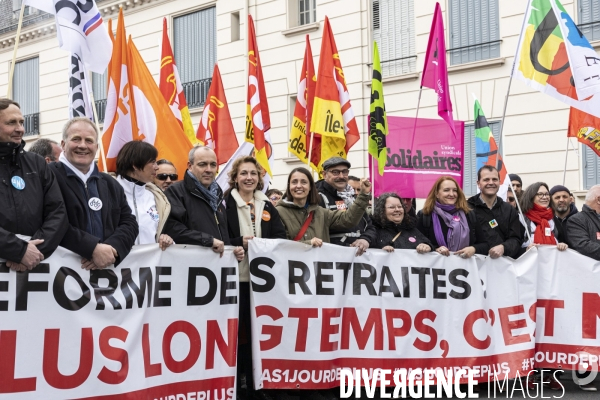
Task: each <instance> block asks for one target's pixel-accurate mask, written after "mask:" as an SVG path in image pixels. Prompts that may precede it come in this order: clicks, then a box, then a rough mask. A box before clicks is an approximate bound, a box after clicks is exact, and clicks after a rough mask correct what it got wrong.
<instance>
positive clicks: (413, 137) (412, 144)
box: [410, 85, 423, 152]
mask: <svg viewBox="0 0 600 400" xmlns="http://www.w3.org/2000/svg"><path fill="white" fill-rule="evenodd" d="M421 93H423V85H421V87H420V88H419V99H418V100H417V112H416V114H415V123H414V124H413V131H412V141H411V142H410V151H411V152H412V150H413V146H414V144H415V132H416V130H417V120H418V119H419V107H420V106H421Z"/></svg>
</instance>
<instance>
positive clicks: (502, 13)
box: [0, 0, 600, 197]
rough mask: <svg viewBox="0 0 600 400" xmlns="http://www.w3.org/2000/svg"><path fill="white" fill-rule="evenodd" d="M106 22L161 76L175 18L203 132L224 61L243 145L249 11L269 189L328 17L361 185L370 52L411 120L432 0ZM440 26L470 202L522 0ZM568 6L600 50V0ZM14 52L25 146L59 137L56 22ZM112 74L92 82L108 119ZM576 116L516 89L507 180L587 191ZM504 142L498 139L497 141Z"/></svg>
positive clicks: (592, 169) (177, 48)
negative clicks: (262, 97) (267, 115)
mask: <svg viewBox="0 0 600 400" xmlns="http://www.w3.org/2000/svg"><path fill="white" fill-rule="evenodd" d="M97 3H98V7H99V8H100V10H101V13H102V16H103V19H104V21H105V23H106V21H107V20H109V19H112V20H113V29H116V19H117V16H118V10H119V7H122V8H123V9H124V14H125V24H126V28H127V34H128V35H131V36H132V37H133V40H134V41H135V43H136V46H137V47H138V49H139V50H140V52H141V54H142V56H143V58H144V60H145V61H146V63H147V65H148V68H149V69H150V71H151V72H152V74H154V76H155V77H156V79H157V80H158V75H159V68H160V47H159V43H160V39H161V33H162V19H163V17H166V18H167V24H168V27H169V35H170V38H171V43H172V46H173V49H174V53H175V60H176V63H177V66H178V69H179V73H180V76H181V78H182V81H183V85H184V90H185V92H186V95H187V101H188V103H189V108H190V113H191V115H192V119H193V122H194V125H195V127H197V125H198V122H199V119H200V116H201V113H202V107H203V103H204V99H205V97H206V93H207V91H208V87H209V86H210V80H211V77H212V69H213V65H214V63H215V62H217V63H218V64H219V68H220V70H221V74H222V77H223V84H224V86H225V91H226V95H227V100H228V103H229V107H230V111H231V115H232V119H233V125H234V127H235V129H236V132H237V133H238V140H239V142H240V143H241V142H242V140H243V133H244V128H245V102H246V86H245V84H246V74H247V57H246V49H247V42H246V39H247V38H246V36H247V35H246V33H247V25H246V21H247V18H246V16H247V15H248V14H250V15H252V16H253V18H254V23H255V28H256V35H257V42H258V46H259V50H260V56H261V61H262V64H263V73H264V76H265V84H266V92H267V97H268V101H269V108H270V112H271V125H272V127H271V131H270V132H271V137H272V139H273V141H274V149H273V150H274V158H275V166H274V169H273V171H274V174H275V181H274V186H275V187H277V188H281V189H283V188H284V187H285V184H286V177H287V173H288V172H289V171H290V170H291V169H292V168H294V167H297V166H300V165H301V163H300V162H299V160H298V159H296V158H295V157H293V156H291V155H290V154H289V153H288V150H287V144H288V140H289V132H290V128H291V121H292V117H293V112H294V105H295V99H296V93H297V86H298V79H299V73H300V69H301V66H302V59H303V55H304V43H305V35H309V37H310V41H311V45H312V49H313V55H314V62H315V65H318V60H319V50H320V46H321V36H322V33H323V21H324V18H325V16H328V17H329V20H330V22H331V26H332V29H333V32H334V34H335V40H336V43H337V47H338V50H339V56H340V60H341V63H342V65H343V68H344V75H345V78H346V82H347V86H348V91H349V93H350V96H351V102H352V107H353V109H354V114H355V115H356V118H357V123H358V126H359V129H360V131H361V140H360V141H359V142H358V143H357V144H356V145H355V146H354V147H353V148H352V149H351V151H350V153H349V155H348V158H349V160H350V161H351V163H352V165H353V168H352V171H351V173H352V174H353V175H357V176H366V175H367V174H368V170H367V165H368V161H367V160H368V157H367V151H366V149H367V140H366V139H367V133H366V127H367V116H368V112H369V101H370V79H371V65H370V63H371V57H372V47H373V46H372V43H373V40H376V41H377V43H378V47H379V49H380V57H381V60H382V70H383V81H384V95H385V103H386V109H387V113H388V115H392V116H406V117H414V116H415V113H416V107H417V99H418V95H419V84H420V72H421V70H422V68H423V62H424V55H425V50H426V47H427V40H428V35H429V30H430V27H431V20H432V17H433V10H434V6H435V1H434V0H420V1H416V0H210V1H209V0H194V1H190V0H99V1H97ZM20 4H21V1H20V0H2V1H0V12H1V16H0V93H2V95H4V94H5V93H7V90H8V89H9V88H8V86H9V85H8V79H9V78H8V77H9V71H10V66H11V62H12V57H13V50H14V44H15V33H16V28H17V22H18V14H19V10H20ZM440 4H441V7H442V11H443V15H444V25H445V29H446V48H447V57H448V69H449V82H450V91H451V99H452V103H453V106H454V118H455V120H461V121H465V154H464V163H465V182H464V186H465V192H466V193H467V194H474V193H475V190H476V189H475V181H476V177H475V172H476V171H475V162H474V161H475V154H474V153H475V148H474V138H473V103H474V99H473V96H472V95H475V96H476V97H477V98H478V99H479V101H480V102H481V105H482V107H483V110H484V112H485V114H486V116H487V118H488V121H489V122H490V125H491V127H492V130H493V132H494V133H495V134H496V135H497V136H499V134H500V130H501V129H500V128H501V127H500V124H501V119H502V114H503V109H504V104H505V98H506V95H507V89H508V86H509V76H510V71H511V68H512V63H513V60H514V56H515V52H516V47H517V44H518V39H519V34H520V31H521V27H522V23H523V17H524V13H525V9H526V6H527V1H526V0H502V1H500V0H441V1H440ZM563 5H564V6H565V8H566V9H567V11H568V12H569V13H570V14H571V16H573V18H574V19H575V21H576V23H577V24H578V25H579V26H580V29H581V30H582V31H583V32H584V33H585V34H586V36H587V37H588V39H589V40H590V41H591V42H592V44H593V45H595V47H596V46H598V47H600V0H566V1H564V2H563ZM25 14H26V17H25V19H24V23H23V28H22V31H21V35H20V43H19V47H18V51H17V56H16V63H15V73H14V77H13V84H12V90H11V96H12V98H14V99H15V100H16V101H19V102H20V103H21V105H22V110H23V114H24V115H26V125H27V126H26V128H27V136H26V140H27V141H28V142H30V141H34V140H35V139H37V138H39V137H47V138H51V139H55V140H59V139H60V132H61V128H62V125H63V124H64V123H65V121H66V120H67V118H68V96H67V95H68V90H69V86H68V67H69V55H68V54H67V53H66V52H63V51H62V50H60V49H58V42H57V39H56V29H55V26H54V19H53V17H51V16H48V15H46V14H43V13H41V12H38V11H37V10H34V9H26V12H25ZM105 88H106V77H105V76H103V75H96V74H94V76H93V92H94V97H95V100H96V104H97V106H98V111H99V114H100V119H101V120H102V118H103V117H102V114H103V107H104V106H105V103H106V89H105ZM568 115H569V110H568V107H567V106H566V105H564V104H562V103H560V102H558V101H557V100H554V99H553V98H550V97H548V96H546V95H543V94H541V93H539V92H537V91H534V90H532V89H530V88H529V87H527V86H526V85H525V84H523V83H522V82H520V81H516V80H513V81H512V84H511V87H510V93H509V97H508V107H507V112H506V118H505V121H504V125H505V126H504V129H503V130H502V139H501V149H502V152H503V154H504V160H505V163H506V165H507V167H508V170H509V172H511V173H518V174H519V175H521V177H522V178H523V181H524V185H527V184H529V183H532V182H534V181H540V180H541V181H545V182H547V183H548V184H549V185H550V186H553V185H555V184H559V183H560V184H561V183H562V181H563V169H564V166H565V154H566V150H567V148H568V149H569V151H568V159H567V162H566V185H567V186H568V187H569V188H570V189H571V190H572V191H575V192H576V193H577V195H578V196H579V197H581V196H583V195H584V193H585V191H586V189H588V188H589V187H591V186H592V185H594V184H597V183H600V178H599V175H600V174H599V173H598V172H599V171H600V162H599V160H598V157H597V156H596V155H595V154H594V153H593V152H591V151H589V150H588V149H585V148H582V147H581V146H580V145H579V144H578V143H577V141H576V140H575V139H571V142H570V143H569V142H568V141H567V138H566V131H567V125H568ZM419 116H420V117H424V118H439V117H438V116H437V103H436V96H435V93H434V92H433V91H432V90H430V89H424V90H423V93H422V99H421V106H420V110H419ZM498 139H499V138H497V140H498Z"/></svg>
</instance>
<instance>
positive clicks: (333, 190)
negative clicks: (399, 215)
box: [316, 157, 376, 255]
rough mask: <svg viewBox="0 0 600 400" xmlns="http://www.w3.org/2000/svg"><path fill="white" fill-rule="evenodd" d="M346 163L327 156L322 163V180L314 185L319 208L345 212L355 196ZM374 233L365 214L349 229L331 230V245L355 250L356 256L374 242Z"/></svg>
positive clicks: (369, 219) (341, 159) (338, 158)
mask: <svg viewBox="0 0 600 400" xmlns="http://www.w3.org/2000/svg"><path fill="white" fill-rule="evenodd" d="M350 167H351V165H350V163H349V162H348V160H345V159H343V158H341V157H331V158H330V159H328V160H326V161H325V162H324V163H323V179H322V180H320V181H318V182H317V183H316V186H317V190H318V191H319V195H320V197H321V199H320V203H319V205H320V206H321V207H324V208H328V209H330V210H347V209H348V208H349V207H350V206H351V205H352V203H354V199H355V198H356V196H355V195H356V193H355V192H354V189H353V188H352V186H351V185H350V184H349V183H348V177H349V174H350ZM375 236H376V231H375V227H374V226H373V224H372V223H371V218H370V217H369V216H368V215H367V213H365V214H364V215H363V217H362V218H361V220H360V222H359V223H358V225H356V226H354V227H353V228H352V229H341V230H338V229H331V230H330V231H329V237H330V238H331V243H332V244H337V245H339V246H350V247H356V248H358V251H357V255H361V254H362V253H364V252H365V251H366V250H367V249H368V248H369V246H370V244H371V243H373V241H374V240H375Z"/></svg>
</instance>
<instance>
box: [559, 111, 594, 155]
mask: <svg viewBox="0 0 600 400" xmlns="http://www.w3.org/2000/svg"><path fill="white" fill-rule="evenodd" d="M567 136H569V137H576V138H577V140H578V141H579V142H581V143H583V144H585V145H586V146H588V147H589V148H590V149H592V150H594V152H595V153H596V154H597V155H598V157H600V118H598V117H594V116H593V115H590V114H587V113H585V112H583V111H581V110H579V109H577V108H573V107H571V112H570V114H569V131H568V133H567Z"/></svg>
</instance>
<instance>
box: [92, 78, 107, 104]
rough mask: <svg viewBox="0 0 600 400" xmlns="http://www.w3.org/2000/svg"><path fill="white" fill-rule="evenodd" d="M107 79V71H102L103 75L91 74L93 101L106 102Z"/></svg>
mask: <svg viewBox="0 0 600 400" xmlns="http://www.w3.org/2000/svg"><path fill="white" fill-rule="evenodd" d="M107 79H108V71H104V73H103V74H97V73H95V72H92V93H93V94H94V101H98V100H106V87H107Z"/></svg>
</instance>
